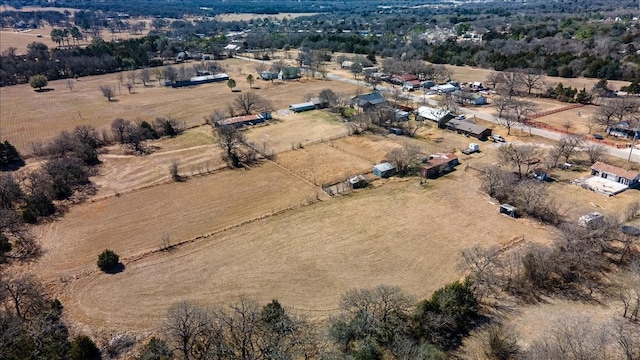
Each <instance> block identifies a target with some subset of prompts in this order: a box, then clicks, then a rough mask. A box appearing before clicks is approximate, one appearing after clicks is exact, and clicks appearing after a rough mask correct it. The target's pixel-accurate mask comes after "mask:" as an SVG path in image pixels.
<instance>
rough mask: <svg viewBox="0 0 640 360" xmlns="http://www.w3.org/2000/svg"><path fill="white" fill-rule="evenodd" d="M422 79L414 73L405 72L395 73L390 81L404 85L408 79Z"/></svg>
mask: <svg viewBox="0 0 640 360" xmlns="http://www.w3.org/2000/svg"><path fill="white" fill-rule="evenodd" d="M414 80H420V79H419V78H418V77H417V76H416V75H413V74H405V75H393V76H392V77H391V78H389V82H391V83H392V84H396V85H402V84H404V83H405V82H407V81H414Z"/></svg>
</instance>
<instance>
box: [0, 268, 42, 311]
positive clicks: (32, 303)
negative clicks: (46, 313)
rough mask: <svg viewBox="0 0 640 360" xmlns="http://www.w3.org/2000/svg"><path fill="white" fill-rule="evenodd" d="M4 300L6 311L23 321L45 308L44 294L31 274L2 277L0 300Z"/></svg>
mask: <svg viewBox="0 0 640 360" xmlns="http://www.w3.org/2000/svg"><path fill="white" fill-rule="evenodd" d="M1 298H5V299H7V300H8V301H6V302H5V306H7V309H6V310H7V311H11V312H13V313H14V314H15V315H16V316H17V317H18V318H21V319H23V320H28V319H32V318H34V317H35V316H37V315H38V314H40V313H41V312H42V311H43V309H44V308H45V307H46V305H47V304H46V292H45V290H44V287H43V286H42V284H40V283H39V282H38V281H37V280H36V278H35V277H34V276H33V275H31V274H26V275H17V276H11V275H4V276H3V277H2V278H0V299H1Z"/></svg>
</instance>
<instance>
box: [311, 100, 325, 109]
mask: <svg viewBox="0 0 640 360" xmlns="http://www.w3.org/2000/svg"><path fill="white" fill-rule="evenodd" d="M309 101H310V102H312V103H313V105H314V106H315V108H316V109H324V108H328V107H329V102H328V101H327V100H324V99H321V98H319V97H312V98H311V99H309Z"/></svg>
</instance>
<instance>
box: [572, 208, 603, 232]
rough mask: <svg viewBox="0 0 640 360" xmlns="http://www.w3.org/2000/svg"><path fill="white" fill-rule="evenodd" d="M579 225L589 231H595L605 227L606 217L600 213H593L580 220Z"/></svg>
mask: <svg viewBox="0 0 640 360" xmlns="http://www.w3.org/2000/svg"><path fill="white" fill-rule="evenodd" d="M578 225H580V226H582V227H584V228H587V229H589V230H595V229H598V228H600V227H602V226H603V225H604V215H602V214H600V213H599V212H592V213H589V214H586V215H582V216H580V218H578Z"/></svg>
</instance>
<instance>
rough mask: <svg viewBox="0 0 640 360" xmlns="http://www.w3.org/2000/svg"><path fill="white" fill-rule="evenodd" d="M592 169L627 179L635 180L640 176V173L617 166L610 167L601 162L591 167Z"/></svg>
mask: <svg viewBox="0 0 640 360" xmlns="http://www.w3.org/2000/svg"><path fill="white" fill-rule="evenodd" d="M591 168H592V169H593V170H596V171H600V172H605V173H608V174H615V175H617V176H619V177H623V178H625V179H635V178H636V176H639V175H640V172H637V171H631V170H626V169H623V168H619V167H617V166H613V165H609V164H606V163H603V162H601V161H597V162H596V163H595V164H593V165H591Z"/></svg>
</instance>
